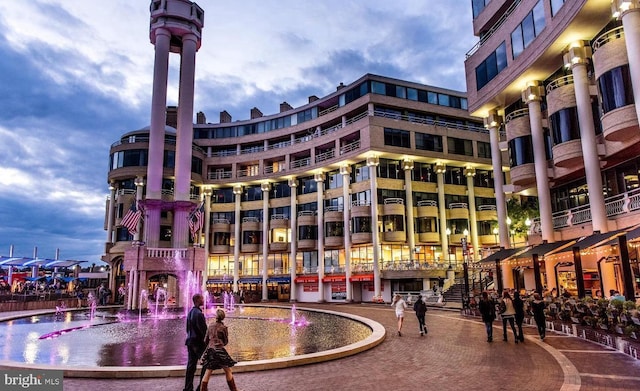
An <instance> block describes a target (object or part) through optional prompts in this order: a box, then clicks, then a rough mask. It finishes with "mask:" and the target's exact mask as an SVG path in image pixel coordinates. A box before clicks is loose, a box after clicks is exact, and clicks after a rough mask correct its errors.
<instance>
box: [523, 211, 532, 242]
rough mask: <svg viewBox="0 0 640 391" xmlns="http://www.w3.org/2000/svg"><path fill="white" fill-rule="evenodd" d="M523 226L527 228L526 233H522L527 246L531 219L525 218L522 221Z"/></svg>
mask: <svg viewBox="0 0 640 391" xmlns="http://www.w3.org/2000/svg"><path fill="white" fill-rule="evenodd" d="M524 225H525V226H527V231H526V232H525V233H524V237H525V240H526V241H527V243H526V244H527V245H529V230H530V229H531V219H530V218H528V217H527V219H526V220H525V221H524Z"/></svg>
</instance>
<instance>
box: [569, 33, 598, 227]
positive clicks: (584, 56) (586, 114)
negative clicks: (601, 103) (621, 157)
mask: <svg viewBox="0 0 640 391" xmlns="http://www.w3.org/2000/svg"><path fill="white" fill-rule="evenodd" d="M576 45H581V46H575V47H572V48H569V50H568V52H567V53H566V54H565V56H564V57H565V64H567V65H569V66H570V67H571V71H572V73H573V88H574V91H575V95H576V106H577V109H578V122H579V124H580V144H581V145H582V159H583V161H584V171H585V176H586V179H587V188H588V189H589V208H590V209H591V219H592V222H591V223H592V225H593V230H594V231H600V232H602V233H606V232H609V228H608V224H607V210H606V209H605V203H604V193H603V191H602V176H601V174H600V159H599V158H598V147H597V142H596V133H595V126H594V124H593V110H592V108H591V94H590V93H589V78H588V76H587V61H588V57H590V55H591V46H590V45H589V43H588V42H579V43H576Z"/></svg>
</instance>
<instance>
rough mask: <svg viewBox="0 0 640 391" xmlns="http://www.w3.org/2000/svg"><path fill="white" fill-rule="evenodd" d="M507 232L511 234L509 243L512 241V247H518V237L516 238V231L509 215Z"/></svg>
mask: <svg viewBox="0 0 640 391" xmlns="http://www.w3.org/2000/svg"><path fill="white" fill-rule="evenodd" d="M506 223H507V232H508V234H509V243H511V248H515V247H516V238H514V237H513V236H514V234H515V232H514V231H512V230H511V218H510V217H509V216H507V221H506Z"/></svg>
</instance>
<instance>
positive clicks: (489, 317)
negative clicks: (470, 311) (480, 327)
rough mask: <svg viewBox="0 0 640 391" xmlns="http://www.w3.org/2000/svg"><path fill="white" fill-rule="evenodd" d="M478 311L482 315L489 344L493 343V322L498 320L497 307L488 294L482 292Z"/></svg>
mask: <svg viewBox="0 0 640 391" xmlns="http://www.w3.org/2000/svg"><path fill="white" fill-rule="evenodd" d="M478 310H479V311H480V314H482V322H483V323H484V326H485V329H486V331H487V342H493V321H494V320H496V307H495V303H494V302H493V300H491V299H490V298H489V295H488V294H487V292H482V299H480V302H479V303H478Z"/></svg>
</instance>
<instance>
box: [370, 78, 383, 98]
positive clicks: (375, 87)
mask: <svg viewBox="0 0 640 391" xmlns="http://www.w3.org/2000/svg"><path fill="white" fill-rule="evenodd" d="M371 92H373V93H374V94H380V95H385V93H386V86H385V84H384V83H380V82H379V81H371Z"/></svg>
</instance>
